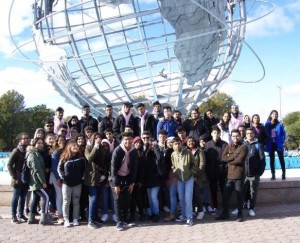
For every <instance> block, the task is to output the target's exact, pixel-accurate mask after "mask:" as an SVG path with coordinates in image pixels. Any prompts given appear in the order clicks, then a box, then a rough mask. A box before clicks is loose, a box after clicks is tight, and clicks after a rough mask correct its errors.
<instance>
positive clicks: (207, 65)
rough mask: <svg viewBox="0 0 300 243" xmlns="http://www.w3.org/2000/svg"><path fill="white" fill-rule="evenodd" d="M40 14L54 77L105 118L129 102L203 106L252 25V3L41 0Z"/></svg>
mask: <svg viewBox="0 0 300 243" xmlns="http://www.w3.org/2000/svg"><path fill="white" fill-rule="evenodd" d="M33 13H34V28H33V34H34V35H33V36H34V41H35V44H36V49H37V52H38V55H39V60H40V64H41V66H42V67H43V69H44V70H45V71H46V72H47V74H48V75H49V80H50V81H51V82H52V83H53V85H54V86H55V88H56V90H57V91H59V93H60V94H62V95H63V96H64V97H66V99H67V101H68V102H70V103H72V104H74V105H75V106H78V107H79V106H81V105H82V104H85V103H88V104H89V105H90V107H91V110H92V112H93V113H97V114H103V113H104V107H105V105H106V104H112V105H113V106H114V108H116V109H118V108H120V107H121V105H122V103H123V102H124V101H130V102H132V103H133V104H137V103H140V102H143V103H146V104H147V103H152V102H153V101H156V100H159V101H160V102H161V103H168V104H170V105H172V106H173V107H176V108H177V109H181V110H188V109H190V108H191V107H192V106H194V105H197V104H199V103H201V102H202V101H204V100H206V99H207V98H209V97H210V96H211V95H212V94H214V92H215V91H216V89H217V87H218V86H219V85H220V83H221V82H222V81H224V80H226V79H227V78H228V76H229V75H230V74H231V72H232V70H233V68H234V66H235V64H236V62H237V60H238V57H239V55H240V52H241V48H242V44H243V41H244V35H245V28H246V6H245V1H244V0H85V1H83V0H81V1H79V0H72V1H66V0H59V1H57V0H56V1H54V0H35V1H33Z"/></svg>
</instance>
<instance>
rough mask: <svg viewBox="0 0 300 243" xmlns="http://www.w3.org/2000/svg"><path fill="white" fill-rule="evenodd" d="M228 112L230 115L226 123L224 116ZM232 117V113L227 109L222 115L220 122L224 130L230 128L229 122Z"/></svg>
mask: <svg viewBox="0 0 300 243" xmlns="http://www.w3.org/2000/svg"><path fill="white" fill-rule="evenodd" d="M225 114H227V115H228V121H227V122H226V123H225V122H224V120H223V116H224V115H225ZM230 119H231V113H230V112H228V111H226V112H224V113H223V115H222V119H221V122H220V126H221V129H222V130H223V131H226V130H227V129H228V126H229V122H230Z"/></svg>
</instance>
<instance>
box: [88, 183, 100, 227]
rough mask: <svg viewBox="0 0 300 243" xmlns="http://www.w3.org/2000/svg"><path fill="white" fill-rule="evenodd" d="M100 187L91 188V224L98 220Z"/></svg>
mask: <svg viewBox="0 0 300 243" xmlns="http://www.w3.org/2000/svg"><path fill="white" fill-rule="evenodd" d="M99 193H100V187H99V186H89V222H92V221H96V220H97V214H98V208H99V202H98V201H99V200H98V199H99Z"/></svg>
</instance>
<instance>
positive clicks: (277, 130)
mask: <svg viewBox="0 0 300 243" xmlns="http://www.w3.org/2000/svg"><path fill="white" fill-rule="evenodd" d="M265 127H266V130H267V133H268V136H269V138H270V139H269V141H268V143H267V147H266V148H267V151H268V153H269V156H270V167H271V173H272V177H271V180H272V181H273V180H276V177H275V151H276V152H277V154H278V158H279V162H280V166H281V170H282V180H285V178H286V177H285V161H284V157H283V150H284V141H285V130H284V126H283V123H281V122H279V121H278V111H276V110H272V111H271V112H270V116H269V118H268V121H267V122H266V124H265Z"/></svg>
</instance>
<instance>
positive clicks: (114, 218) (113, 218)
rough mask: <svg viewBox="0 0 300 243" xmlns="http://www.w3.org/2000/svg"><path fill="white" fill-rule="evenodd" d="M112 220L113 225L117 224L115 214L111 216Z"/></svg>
mask: <svg viewBox="0 0 300 243" xmlns="http://www.w3.org/2000/svg"><path fill="white" fill-rule="evenodd" d="M112 220H113V221H114V222H115V223H117V216H116V215H115V214H113V216H112Z"/></svg>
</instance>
